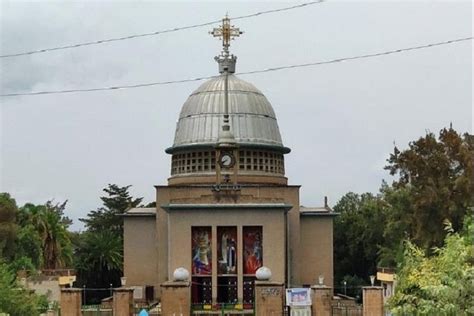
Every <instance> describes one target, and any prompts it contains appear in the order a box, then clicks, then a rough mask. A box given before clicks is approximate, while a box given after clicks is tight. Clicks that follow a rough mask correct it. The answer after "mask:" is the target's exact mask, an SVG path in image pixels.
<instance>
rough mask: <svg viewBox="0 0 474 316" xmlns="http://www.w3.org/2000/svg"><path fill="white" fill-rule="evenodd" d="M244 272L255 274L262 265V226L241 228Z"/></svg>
mask: <svg viewBox="0 0 474 316" xmlns="http://www.w3.org/2000/svg"><path fill="white" fill-rule="evenodd" d="M243 244H244V269H243V270H244V274H255V272H256V271H257V270H258V268H260V267H261V266H262V265H263V248H262V227H261V226H246V227H244V228H243Z"/></svg>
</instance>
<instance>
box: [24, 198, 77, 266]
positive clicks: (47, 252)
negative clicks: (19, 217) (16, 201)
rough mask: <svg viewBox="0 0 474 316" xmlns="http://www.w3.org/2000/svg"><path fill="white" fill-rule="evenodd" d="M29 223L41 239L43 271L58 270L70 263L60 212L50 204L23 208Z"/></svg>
mask: <svg viewBox="0 0 474 316" xmlns="http://www.w3.org/2000/svg"><path fill="white" fill-rule="evenodd" d="M24 209H25V210H26V211H27V213H28V216H29V221H30V222H31V224H32V225H33V226H34V227H35V229H36V231H37V232H38V234H39V237H40V239H41V250H42V257H43V260H42V262H43V268H44V269H58V268H64V267H67V266H68V265H70V264H71V263H72V246H71V240H70V239H69V235H68V231H67V227H66V224H65V223H64V221H63V219H62V216H61V213H60V211H58V210H57V208H56V207H55V206H53V205H52V204H51V203H46V205H33V204H27V205H25V206H24Z"/></svg>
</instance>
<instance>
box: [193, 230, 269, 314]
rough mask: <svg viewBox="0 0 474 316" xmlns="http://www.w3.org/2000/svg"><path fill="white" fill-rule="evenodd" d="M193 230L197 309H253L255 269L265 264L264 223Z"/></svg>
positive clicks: (194, 295) (194, 307)
mask: <svg viewBox="0 0 474 316" xmlns="http://www.w3.org/2000/svg"><path fill="white" fill-rule="evenodd" d="M191 230H192V231H191V236H192V240H191V245H192V247H191V249H192V253H191V256H192V286H191V301H192V304H193V309H194V310H196V311H199V310H216V309H217V310H222V309H226V310H233V309H235V310H241V311H243V310H253V307H254V284H255V272H256V271H257V269H259V268H260V267H262V266H263V248H262V233H263V228H262V226H194V227H192V228H191Z"/></svg>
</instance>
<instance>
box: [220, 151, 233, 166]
mask: <svg viewBox="0 0 474 316" xmlns="http://www.w3.org/2000/svg"><path fill="white" fill-rule="evenodd" d="M220 164H221V167H223V168H231V167H232V166H233V165H234V156H232V154H231V153H227V152H224V153H222V154H221V158H220Z"/></svg>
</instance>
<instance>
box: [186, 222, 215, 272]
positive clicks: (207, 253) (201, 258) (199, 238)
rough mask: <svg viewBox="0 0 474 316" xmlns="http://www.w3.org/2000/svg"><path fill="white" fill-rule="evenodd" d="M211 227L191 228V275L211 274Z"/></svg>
mask: <svg viewBox="0 0 474 316" xmlns="http://www.w3.org/2000/svg"><path fill="white" fill-rule="evenodd" d="M211 240H212V230H211V227H193V228H192V241H191V242H192V245H191V246H192V247H191V249H192V256H193V257H192V258H193V262H192V274H193V275H211V274H212V250H211Z"/></svg>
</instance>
